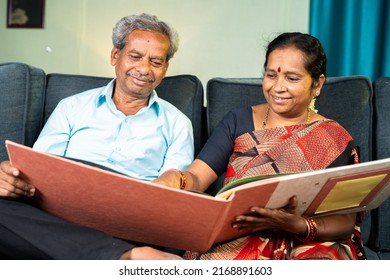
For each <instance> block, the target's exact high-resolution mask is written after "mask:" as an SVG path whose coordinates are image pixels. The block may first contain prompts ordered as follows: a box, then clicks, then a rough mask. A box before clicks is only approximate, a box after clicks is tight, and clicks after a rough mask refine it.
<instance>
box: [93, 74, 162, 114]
mask: <svg viewBox="0 0 390 280" xmlns="http://www.w3.org/2000/svg"><path fill="white" fill-rule="evenodd" d="M115 81H116V79H113V80H112V81H110V82H109V83H108V84H107V85H106V86H105V87H103V88H102V89H101V91H100V94H99V95H98V98H97V100H96V107H99V106H101V105H102V104H103V103H105V102H107V103H112V105H113V106H114V107H115V104H114V102H113V101H112V94H113V91H114V84H115ZM149 108H152V109H154V110H155V111H156V114H157V115H159V114H160V103H159V97H158V95H157V92H156V91H155V90H153V92H152V93H151V95H150V98H149V103H148V106H147V107H145V108H142V109H141V110H140V111H139V112H138V113H141V112H143V111H146V110H149ZM138 113H137V114H138Z"/></svg>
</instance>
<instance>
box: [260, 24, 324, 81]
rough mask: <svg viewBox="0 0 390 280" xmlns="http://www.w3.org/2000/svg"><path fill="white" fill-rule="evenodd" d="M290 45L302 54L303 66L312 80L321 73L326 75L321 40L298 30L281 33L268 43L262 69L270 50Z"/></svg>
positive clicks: (315, 79) (316, 79)
mask: <svg viewBox="0 0 390 280" xmlns="http://www.w3.org/2000/svg"><path fill="white" fill-rule="evenodd" d="M291 46H293V47H295V48H296V49H298V50H300V51H301V52H302V53H303V54H304V59H305V63H304V67H305V69H306V71H308V72H309V73H310V75H311V77H312V78H313V80H314V81H318V78H319V77H320V76H321V75H322V74H323V75H324V76H326V55H325V51H324V48H323V47H322V45H321V42H320V41H319V40H318V39H317V38H315V37H313V36H311V35H309V34H304V33H300V32H287V33H282V34H280V35H278V36H277V37H276V38H275V39H273V40H272V41H271V42H270V43H269V44H268V47H267V52H266V56H265V62H264V69H266V67H267V64H268V57H269V55H270V54H271V52H273V51H274V50H277V49H285V48H287V47H291Z"/></svg>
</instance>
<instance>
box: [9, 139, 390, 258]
mask: <svg viewBox="0 0 390 280" xmlns="http://www.w3.org/2000/svg"><path fill="white" fill-rule="evenodd" d="M6 146H7V150H8V154H9V158H10V161H11V163H12V164H13V165H14V166H15V167H17V168H18V169H19V170H20V171H21V176H22V177H23V178H24V179H25V180H26V181H28V182H29V183H31V184H33V185H34V186H35V187H36V188H37V191H36V194H35V196H34V198H33V200H32V202H33V203H35V204H36V205H37V206H38V207H40V208H42V209H44V210H45V211H47V212H49V213H52V214H53V215H56V216H59V217H61V218H63V219H66V220H68V221H70V222H74V223H78V224H82V225H85V226H88V227H92V228H96V229H98V230H101V231H104V232H106V233H108V234H110V235H113V236H115V237H118V238H123V239H127V240H132V241H137V242H144V243H147V244H152V245H160V246H165V247H170V248H176V249H183V250H192V251H200V252H203V251H206V250H208V249H209V248H210V247H211V246H212V245H213V244H216V243H220V242H222V241H225V240H229V239H231V238H235V237H238V236H241V235H244V234H246V233H245V232H238V231H237V230H236V229H234V228H232V227H231V224H232V222H233V220H234V217H236V216H237V215H240V214H243V213H247V212H248V210H249V209H250V207H251V206H263V207H269V208H280V207H283V206H284V205H286V203H287V201H288V200H289V198H290V197H291V196H293V195H296V196H297V197H298V202H299V206H298V208H299V211H300V212H301V213H302V214H305V215H307V216H312V215H327V214H332V213H350V212H358V211H364V210H369V209H373V208H376V207H378V206H379V205H380V204H381V203H382V202H383V201H384V200H386V199H387V198H388V197H389V196H390V180H389V179H390V176H389V173H390V159H383V160H377V161H371V162H366V163H360V164H355V165H349V166H343V167H337V168H329V169H325V170H319V171H311V172H305V173H297V174H289V175H284V176H278V177H273V178H268V179H264V178H263V177H262V176H259V177H257V178H256V177H255V178H250V179H245V180H242V181H240V182H238V183H236V184H235V185H233V186H225V188H224V189H223V190H221V192H220V193H219V194H218V195H217V196H215V197H212V196H208V195H204V194H199V193H194V192H189V191H183V190H178V189H174V188H170V187H166V186H162V185H158V184H154V183H149V182H143V181H140V180H137V179H134V178H131V177H128V176H125V175H121V174H118V173H115V172H111V171H108V170H104V169H101V168H99V167H94V166H90V165H88V164H84V163H81V162H77V161H74V160H71V159H67V158H63V157H59V156H54V155H50V154H47V153H42V152H38V151H35V150H33V149H31V148H29V147H26V146H23V145H20V144H17V143H14V142H11V141H8V140H7V141H6Z"/></svg>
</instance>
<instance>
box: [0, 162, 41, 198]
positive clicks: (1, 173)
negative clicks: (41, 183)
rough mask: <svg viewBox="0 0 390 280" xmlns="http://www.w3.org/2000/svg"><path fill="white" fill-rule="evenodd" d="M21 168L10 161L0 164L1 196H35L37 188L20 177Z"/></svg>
mask: <svg viewBox="0 0 390 280" xmlns="http://www.w3.org/2000/svg"><path fill="white" fill-rule="evenodd" d="M19 173H20V172H19V170H18V169H16V168H15V167H13V166H12V165H11V163H10V162H9V161H3V162H2V163H1V164H0V196H2V197H21V196H29V197H31V196H33V195H34V193H35V188H34V186H32V185H29V184H27V183H26V182H25V181H23V180H22V179H20V178H19Z"/></svg>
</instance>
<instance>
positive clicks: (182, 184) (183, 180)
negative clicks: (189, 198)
mask: <svg viewBox="0 0 390 280" xmlns="http://www.w3.org/2000/svg"><path fill="white" fill-rule="evenodd" d="M177 171H179V173H180V189H181V190H184V189H185V188H186V185H187V176H186V175H185V174H184V173H183V172H182V171H180V170H179V169H177Z"/></svg>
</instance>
